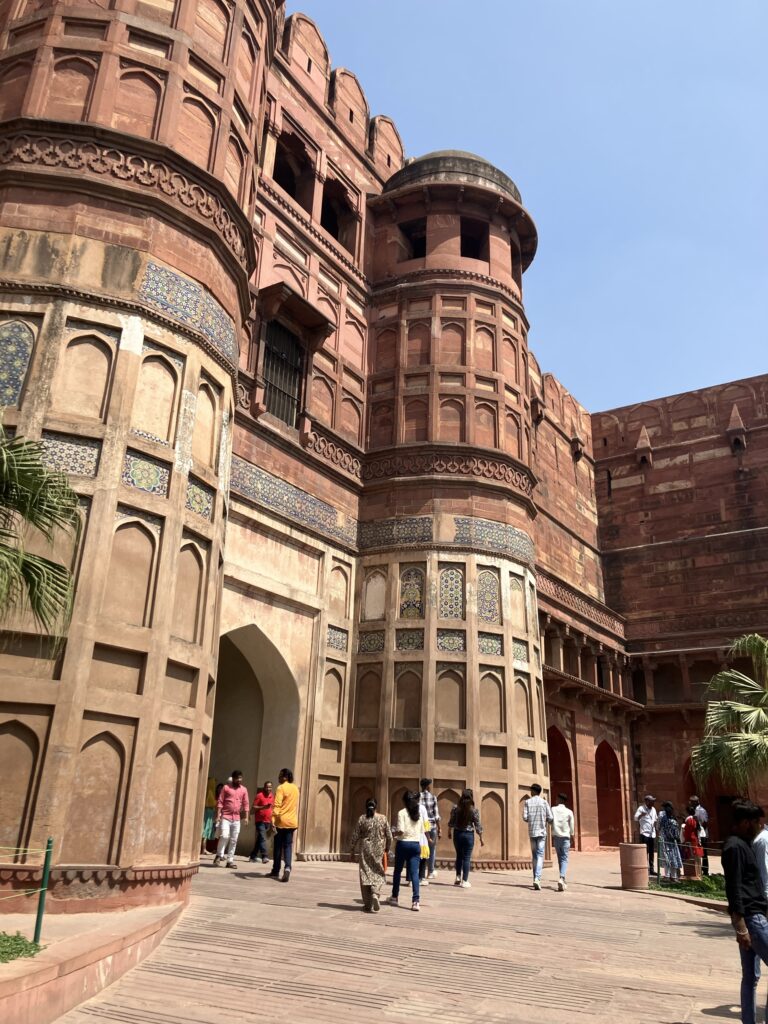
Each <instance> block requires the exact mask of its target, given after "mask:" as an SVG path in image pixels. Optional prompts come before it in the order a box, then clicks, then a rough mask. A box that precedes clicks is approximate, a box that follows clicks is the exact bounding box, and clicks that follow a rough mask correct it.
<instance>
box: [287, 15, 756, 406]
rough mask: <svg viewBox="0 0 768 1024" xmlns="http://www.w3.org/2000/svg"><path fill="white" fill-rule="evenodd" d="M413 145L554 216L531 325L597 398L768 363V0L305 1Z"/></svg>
mask: <svg viewBox="0 0 768 1024" xmlns="http://www.w3.org/2000/svg"><path fill="white" fill-rule="evenodd" d="M287 9H288V12H289V13H290V12H292V11H296V10H302V11H303V12H304V13H305V14H307V15H309V17H311V18H313V19H314V20H315V21H316V22H317V23H318V26H319V28H320V31H321V32H322V33H323V35H324V36H325V39H326V42H327V44H328V47H329V49H330V52H331V60H332V62H333V65H334V66H335V67H338V66H344V67H348V68H350V70H352V71H354V72H355V73H356V74H357V75H358V77H359V79H360V82H361V84H362V86H363V89H364V90H365V92H366V95H367V96H368V101H369V104H370V107H371V113H372V114H377V113H381V114H388V115H389V116H390V117H392V118H393V119H394V121H395V122H396V124H397V126H398V128H399V131H400V134H401V135H402V138H403V142H404V144H405V148H406V153H407V155H408V156H418V155H420V154H421V153H426V152H429V151H430V150H434V149H468V150H472V151H474V152H476V153H479V154H481V155H482V156H485V157H487V158H488V159H489V160H491V161H492V162H493V163H495V164H496V165H497V166H498V167H500V168H501V169H502V170H504V171H506V172H507V173H508V174H510V175H511V176H512V178H514V180H515V181H516V182H517V184H518V186H519V188H520V190H521V192H522V194H523V201H524V203H525V205H526V207H527V208H528V210H529V212H530V213H531V215H532V216H533V219H534V220H535V222H536V225H537V227H538V231H539V251H538V255H537V257H536V259H535V260H534V262H533V265H532V266H531V268H530V269H529V270H528V272H527V274H526V276H525V279H524V286H525V305H526V310H527V313H528V318H529V320H530V322H531V333H530V343H531V346H532V348H533V349H534V350H535V352H536V355H537V357H538V359H539V362H540V363H541V366H542V369H544V370H551V371H552V372H553V373H555V374H556V375H557V376H558V377H559V378H560V379H561V380H562V382H563V383H564V384H565V386H566V387H568V388H569V389H570V390H571V391H572V392H573V393H574V395H575V397H576V398H577V399H578V400H579V401H581V402H582V403H583V404H584V405H586V406H587V408H589V409H590V410H592V411H596V410H599V409H605V408H610V407H612V406H618V405H624V404H628V403H631V402H637V401H641V400H643V399H644V398H654V397H659V396H661V395H666V394H674V393H676V392H678V391H687V390H690V389H692V388H697V387H705V386H707V385H709V384H716V383H719V382H722V381H726V380H733V379H736V378H738V377H747V376H751V375H753V374H757V373H762V372H765V371H768V360H767V359H766V350H767V348H768V346H766V340H767V338H766V336H767V335H768V327H767V326H766V324H767V323H768V317H767V316H766V299H767V297H768V59H766V52H767V51H766V47H767V46H768V0H735V2H733V3H723V2H722V0H719V2H715V0H645V2H643V3H635V2H629V0H387V2H381V0H305V2H304V3H303V4H301V3H293V2H291V0H289V2H288V8H287Z"/></svg>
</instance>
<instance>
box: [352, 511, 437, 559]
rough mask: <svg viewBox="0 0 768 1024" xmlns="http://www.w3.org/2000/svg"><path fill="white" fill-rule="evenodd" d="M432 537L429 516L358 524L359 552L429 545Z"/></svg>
mask: <svg viewBox="0 0 768 1024" xmlns="http://www.w3.org/2000/svg"><path fill="white" fill-rule="evenodd" d="M432 536H433V531H432V519H431V517H430V516H404V517H402V518H399V519H380V520H379V521H378V522H375V523H361V524H360V550H361V551H367V550H369V549H370V548H382V547H389V546H391V545H402V544H431V543H432Z"/></svg>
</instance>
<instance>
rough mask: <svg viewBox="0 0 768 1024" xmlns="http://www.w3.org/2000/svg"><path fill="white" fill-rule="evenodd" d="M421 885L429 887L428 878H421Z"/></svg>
mask: <svg viewBox="0 0 768 1024" xmlns="http://www.w3.org/2000/svg"><path fill="white" fill-rule="evenodd" d="M419 885H429V881H428V880H427V879H426V878H420V879H419Z"/></svg>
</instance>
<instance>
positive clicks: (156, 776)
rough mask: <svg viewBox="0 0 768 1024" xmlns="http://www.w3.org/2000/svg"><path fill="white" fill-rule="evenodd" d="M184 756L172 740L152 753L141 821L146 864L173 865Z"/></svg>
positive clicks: (179, 817)
mask: <svg viewBox="0 0 768 1024" xmlns="http://www.w3.org/2000/svg"><path fill="white" fill-rule="evenodd" d="M183 767H184V759H183V757H182V754H181V751H180V750H179V748H178V746H177V745H176V744H175V743H173V742H172V741H171V742H168V743H165V744H163V746H162V747H161V748H160V749H159V750H158V751H157V753H156V754H155V760H154V764H153V765H152V774H151V778H152V784H151V785H150V786H148V787H147V801H146V805H145V813H144V817H143V820H142V825H143V829H144V856H143V857H142V860H143V862H144V863H145V864H173V863H174V862H175V860H176V856H177V847H178V844H179V839H180V836H181V824H182V823H181V812H182V807H181V776H182V770H183Z"/></svg>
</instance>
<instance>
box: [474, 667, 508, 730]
mask: <svg viewBox="0 0 768 1024" xmlns="http://www.w3.org/2000/svg"><path fill="white" fill-rule="evenodd" d="M479 709H480V728H481V729H482V730H483V731H484V732H504V731H505V722H504V687H503V686H502V683H501V680H500V679H499V678H498V676H496V675H495V674H494V673H492V672H486V673H485V674H484V675H483V676H482V677H481V679H480V694H479Z"/></svg>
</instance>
